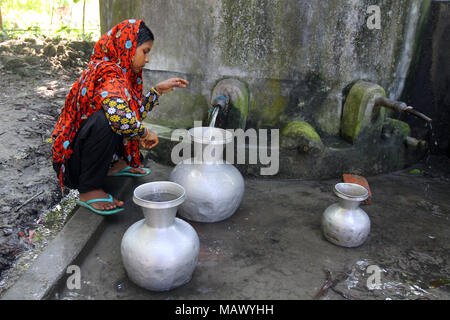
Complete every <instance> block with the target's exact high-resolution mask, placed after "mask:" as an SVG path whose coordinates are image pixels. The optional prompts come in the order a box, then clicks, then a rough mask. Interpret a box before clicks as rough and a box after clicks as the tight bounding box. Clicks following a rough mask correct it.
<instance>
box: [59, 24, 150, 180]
mask: <svg viewBox="0 0 450 320" xmlns="http://www.w3.org/2000/svg"><path fill="white" fill-rule="evenodd" d="M141 21H142V20H134V19H130V20H125V21H123V22H121V23H119V24H118V25H116V26H115V27H113V28H112V29H111V30H109V31H108V32H107V33H105V34H104V35H103V36H102V37H101V38H100V40H99V41H98V42H97V43H96V45H95V47H94V49H93V51H92V56H91V60H90V62H89V65H88V69H87V70H85V71H83V74H82V75H81V77H80V78H79V79H78V81H77V82H75V84H74V85H73V86H72V89H71V90H70V92H69V94H68V96H67V99H66V103H65V105H64V107H63V109H62V110H61V115H60V117H59V120H58V122H57V124H56V126H55V130H54V131H53V134H52V138H53V141H54V142H53V148H52V152H53V158H52V160H53V162H59V163H61V171H60V173H59V181H60V184H61V187H64V185H63V179H62V177H63V174H64V170H65V163H66V161H67V159H69V158H70V156H71V155H72V153H73V150H72V142H73V139H74V137H75V135H76V133H77V131H78V129H79V127H80V125H81V124H82V123H83V122H84V121H85V120H86V119H87V118H88V117H89V116H90V115H91V114H93V113H95V112H97V111H98V110H101V109H102V106H101V102H102V101H103V99H106V98H108V97H109V98H111V97H117V98H120V99H122V100H124V101H127V102H128V105H129V106H130V108H131V109H132V110H133V112H134V113H135V116H136V118H137V119H138V121H141V120H142V119H140V114H139V112H138V110H139V105H140V104H141V101H142V71H140V72H139V73H134V72H133V71H132V69H131V67H132V59H133V56H134V54H135V52H136V46H137V34H138V30H139V25H140V23H141ZM123 153H124V155H125V159H126V161H127V162H128V165H130V166H132V167H139V166H140V164H141V160H140V152H139V141H138V140H127V139H124V148H123Z"/></svg>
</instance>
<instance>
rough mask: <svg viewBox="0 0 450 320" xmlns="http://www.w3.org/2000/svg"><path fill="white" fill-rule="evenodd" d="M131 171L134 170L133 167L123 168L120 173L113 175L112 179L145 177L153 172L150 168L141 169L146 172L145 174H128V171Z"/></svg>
mask: <svg viewBox="0 0 450 320" xmlns="http://www.w3.org/2000/svg"><path fill="white" fill-rule="evenodd" d="M130 169H132V168H131V167H126V168H123V169H122V170H120V171H119V172H116V173H113V174H112V175H110V177H124V176H128V177H145V176H147V175H149V174H150V172H151V171H152V170H150V169H149V168H141V169H144V170H145V173H134V172H128V170H130Z"/></svg>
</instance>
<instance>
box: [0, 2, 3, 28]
mask: <svg viewBox="0 0 450 320" xmlns="http://www.w3.org/2000/svg"><path fill="white" fill-rule="evenodd" d="M0 30H3V19H2V3H1V1H0Z"/></svg>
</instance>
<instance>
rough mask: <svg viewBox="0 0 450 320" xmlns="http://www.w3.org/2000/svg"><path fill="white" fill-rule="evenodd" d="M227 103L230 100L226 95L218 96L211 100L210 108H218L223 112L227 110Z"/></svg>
mask: <svg viewBox="0 0 450 320" xmlns="http://www.w3.org/2000/svg"><path fill="white" fill-rule="evenodd" d="M229 102H230V99H229V98H228V97H227V96H226V95H223V94H220V95H218V96H217V97H215V98H214V99H213V100H212V102H211V106H212V108H213V109H215V108H216V107H220V109H221V111H223V112H224V111H227V110H228V104H229Z"/></svg>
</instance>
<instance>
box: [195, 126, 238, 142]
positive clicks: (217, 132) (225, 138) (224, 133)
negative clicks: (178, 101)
mask: <svg viewBox="0 0 450 320" xmlns="http://www.w3.org/2000/svg"><path fill="white" fill-rule="evenodd" d="M199 130H201V135H199V134H198V131H199ZM208 130H210V131H211V132H212V134H213V136H214V137H217V136H220V137H221V138H222V139H218V140H209V139H208V138H207V137H205V131H206V132H207V131H208ZM188 132H189V135H190V136H191V138H192V139H193V140H194V142H198V143H201V144H227V143H230V142H231V140H233V134H232V133H231V132H230V131H228V130H225V129H222V128H215V127H194V128H191V129H189V131H188Z"/></svg>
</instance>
